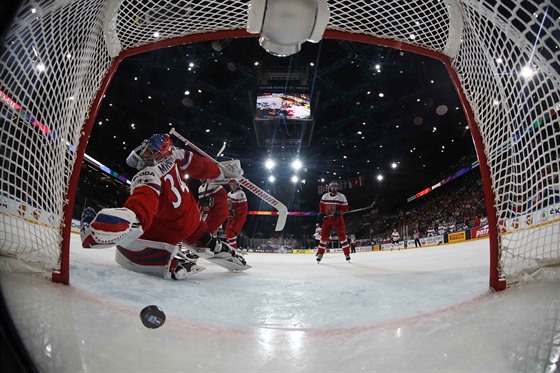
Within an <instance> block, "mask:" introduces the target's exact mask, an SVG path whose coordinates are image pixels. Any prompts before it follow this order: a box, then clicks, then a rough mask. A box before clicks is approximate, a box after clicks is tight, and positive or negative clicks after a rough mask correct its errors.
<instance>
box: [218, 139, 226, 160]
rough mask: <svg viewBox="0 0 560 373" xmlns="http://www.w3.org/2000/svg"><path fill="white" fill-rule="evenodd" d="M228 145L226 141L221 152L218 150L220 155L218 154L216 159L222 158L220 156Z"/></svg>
mask: <svg viewBox="0 0 560 373" xmlns="http://www.w3.org/2000/svg"><path fill="white" fill-rule="evenodd" d="M226 145H227V142H225V141H224V143H223V144H222V147H221V148H220V150H218V153H217V154H216V158H220V156H221V155H222V153H223V152H224V150H225V149H226Z"/></svg>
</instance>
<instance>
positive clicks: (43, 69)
mask: <svg viewBox="0 0 560 373" xmlns="http://www.w3.org/2000/svg"><path fill="white" fill-rule="evenodd" d="M46 69H47V67H46V66H45V64H44V63H42V62H39V63H38V64H37V70H38V71H39V72H43V71H45V70H46Z"/></svg>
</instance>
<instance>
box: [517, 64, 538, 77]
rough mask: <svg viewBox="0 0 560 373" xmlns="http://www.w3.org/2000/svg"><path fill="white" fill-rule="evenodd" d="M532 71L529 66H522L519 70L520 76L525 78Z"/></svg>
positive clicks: (530, 74)
mask: <svg viewBox="0 0 560 373" xmlns="http://www.w3.org/2000/svg"><path fill="white" fill-rule="evenodd" d="M534 73H535V71H534V70H533V69H532V68H531V66H524V67H523V68H522V69H521V71H520V74H521V76H522V77H523V78H525V79H529V78H530V77H532V76H533V74H534Z"/></svg>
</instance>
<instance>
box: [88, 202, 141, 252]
mask: <svg viewBox="0 0 560 373" xmlns="http://www.w3.org/2000/svg"><path fill="white" fill-rule="evenodd" d="M92 211H93V210H92ZM86 215H88V216H86V217H85V218H84V224H83V225H82V227H81V229H80V236H81V239H82V247H84V248H94V247H96V248H104V247H109V246H112V245H117V244H122V243H123V242H129V241H130V242H131V241H133V240H134V239H136V238H137V237H138V236H140V235H141V234H142V227H141V226H140V225H139V221H138V218H137V217H136V214H135V213H134V212H133V211H132V210H129V209H127V208H126V207H120V208H106V209H103V210H101V211H99V213H98V214H97V215H96V216H95V218H93V219H92V220H89V219H91V217H90V216H89V211H88V214H86ZM86 220H89V225H88V224H87V221H86Z"/></svg>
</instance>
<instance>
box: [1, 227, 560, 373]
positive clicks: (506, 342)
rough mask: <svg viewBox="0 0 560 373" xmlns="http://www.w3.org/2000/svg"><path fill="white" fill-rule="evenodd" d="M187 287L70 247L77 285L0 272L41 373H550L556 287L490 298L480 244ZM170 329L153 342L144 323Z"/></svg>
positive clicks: (275, 262)
mask: <svg viewBox="0 0 560 373" xmlns="http://www.w3.org/2000/svg"><path fill="white" fill-rule="evenodd" d="M246 258H247V261H248V263H249V264H251V265H252V266H253V268H252V269H250V270H248V271H246V272H243V273H230V272H227V271H226V270H224V269H223V268H221V267H218V266H216V265H214V264H211V263H209V262H206V261H204V260H203V259H199V264H200V265H203V266H205V267H206V268H207V269H206V270H205V271H203V272H200V273H198V274H197V275H195V276H192V277H190V278H187V279H186V280H184V281H172V280H164V279H160V278H155V277H150V276H146V275H142V274H138V273H134V272H130V271H127V270H126V269H124V268H122V267H120V266H119V265H117V264H116V263H115V262H114V249H106V250H85V249H82V248H81V246H80V244H79V237H78V236H76V235H73V237H72V245H71V273H70V276H71V285H70V286H65V285H60V284H54V283H51V282H50V281H48V280H46V279H44V278H40V277H36V276H30V275H24V274H18V273H13V272H8V271H1V272H0V279H1V287H2V291H3V293H4V296H5V297H6V303H7V305H8V308H9V310H10V312H11V315H12V318H13V319H14V322H15V324H16V326H17V327H18V330H19V332H20V334H21V337H22V339H23V341H24V342H25V344H26V346H27V348H28V350H29V351H30V353H31V355H32V357H33V359H34V361H35V363H36V365H37V367H38V368H39V370H40V371H41V372H57V373H58V372H374V371H375V372H385V371H390V372H556V371H558V368H559V365H558V364H559V357H560V287H559V286H558V285H559V283H558V282H554V281H553V282H545V283H538V284H529V285H524V286H519V287H514V288H511V289H508V290H506V291H503V292H499V293H494V292H491V291H490V290H489V287H488V273H489V269H488V267H489V264H488V263H489V249H488V241H487V240H479V241H469V242H465V243H461V244H453V245H444V246H439V247H431V248H422V249H409V250H402V251H392V252H371V251H368V252H358V253H357V254H353V255H352V261H351V262H350V263H347V262H346V261H345V260H344V256H343V255H342V253H330V254H326V255H325V257H324V259H323V262H322V263H321V264H316V262H315V257H314V256H313V255H309V254H297V255H296V254H284V255H282V254H254V253H252V254H248V255H247V256H246ZM151 304H155V305H158V306H159V307H161V308H162V309H163V311H164V312H165V314H166V316H167V320H166V322H165V324H164V325H163V326H162V327H161V328H159V329H147V328H145V327H144V326H143V325H142V323H141V322H140V317H139V313H140V310H142V308H144V307H145V306H147V305H151Z"/></svg>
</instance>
